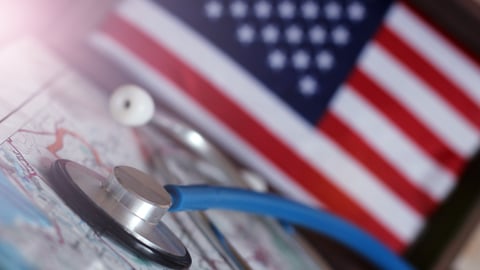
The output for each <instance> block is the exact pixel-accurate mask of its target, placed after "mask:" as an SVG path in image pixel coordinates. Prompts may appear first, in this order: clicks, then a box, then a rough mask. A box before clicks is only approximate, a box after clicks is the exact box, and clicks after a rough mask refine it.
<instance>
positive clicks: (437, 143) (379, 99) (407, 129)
mask: <svg viewBox="0 0 480 270" xmlns="http://www.w3.org/2000/svg"><path fill="white" fill-rule="evenodd" d="M348 84H349V85H350V86H352V89H353V90H354V91H355V92H356V93H359V94H360V95H361V96H363V97H364V98H365V99H367V100H368V101H369V102H370V103H371V104H373V105H374V106H375V108H376V109H378V110H380V111H381V112H382V113H383V114H382V115H384V116H385V117H387V118H388V119H389V120H390V121H391V122H392V123H394V124H395V125H396V126H398V127H399V128H400V129H401V130H402V132H403V133H404V134H406V135H407V136H408V137H409V138H410V139H412V140H413V141H414V142H415V143H416V145H417V146H418V147H419V149H422V150H423V151H424V152H425V153H426V154H427V155H428V156H429V157H431V158H432V159H434V160H436V161H437V162H438V163H439V164H442V165H443V166H444V167H446V168H447V169H449V170H450V171H451V172H453V173H454V174H458V173H459V172H460V170H461V169H462V168H463V166H464V165H465V160H464V159H463V158H462V157H461V156H460V155H459V154H457V153H456V152H454V151H453V150H452V149H450V147H449V146H447V145H446V144H445V143H444V142H443V141H442V140H441V139H440V138H438V136H437V135H435V134H434V133H433V132H432V131H431V130H430V129H428V128H427V127H425V126H424V125H423V124H422V123H421V122H420V121H419V120H418V119H417V118H415V116H414V115H413V114H412V113H411V112H410V111H409V110H407V109H406V108H405V107H404V106H402V105H401V104H400V103H399V102H398V101H396V100H395V99H394V98H393V97H391V96H390V95H389V94H388V93H387V92H386V91H384V90H383V89H382V88H381V87H380V86H379V85H378V84H377V83H376V82H375V81H373V80H372V79H371V78H370V77H369V76H368V75H366V74H365V73H364V72H363V71H362V70H360V69H355V70H354V71H353V72H352V74H351V75H350V77H349V79H348Z"/></svg>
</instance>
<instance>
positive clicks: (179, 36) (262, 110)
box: [120, 1, 423, 241]
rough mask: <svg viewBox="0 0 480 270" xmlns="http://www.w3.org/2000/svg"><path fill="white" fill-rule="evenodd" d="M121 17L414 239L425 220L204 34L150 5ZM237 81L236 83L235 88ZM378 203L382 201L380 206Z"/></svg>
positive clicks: (128, 8)
mask: <svg viewBox="0 0 480 270" xmlns="http://www.w3.org/2000/svg"><path fill="white" fill-rule="evenodd" d="M120 13H121V15H122V16H123V17H124V18H125V19H127V20H129V21H132V22H133V24H135V25H137V27H140V28H141V29H142V30H143V31H144V32H146V33H147V34H148V35H149V36H150V37H152V38H153V39H155V40H157V41H158V42H160V43H162V44H163V45H164V46H166V47H168V48H169V50H171V51H174V52H175V53H176V55H177V56H179V57H180V58H182V60H183V61H185V62H188V63H189V65H191V66H192V67H194V68H195V69H196V70H197V72H199V73H201V74H202V75H203V76H204V77H205V78H208V79H209V80H210V81H211V82H212V83H214V84H215V85H217V86H219V87H218V88H219V89H220V90H221V91H223V93H224V94H226V95H227V96H229V97H231V98H232V99H233V100H235V101H236V102H237V103H239V104H241V105H242V107H244V108H246V109H247V111H249V112H250V113H252V114H253V115H255V118H256V119H257V120H258V121H259V122H261V123H262V124H263V125H264V126H265V127H267V128H268V129H269V130H271V131H272V132H273V133H275V134H276V135H277V136H278V137H279V138H281V139H282V141H283V142H285V143H286V144H287V145H289V147H290V148H291V149H295V150H296V151H297V152H298V153H299V154H300V155H301V156H302V157H303V158H304V159H305V160H306V161H308V162H309V163H310V164H312V165H313V166H314V167H315V168H317V169H318V170H319V171H324V172H326V173H327V174H328V175H329V176H330V180H333V181H332V182H333V183H335V184H336V185H339V186H340V187H341V188H342V189H343V190H344V192H346V193H347V194H349V195H350V196H352V197H353V198H354V199H355V200H356V201H357V202H358V203H359V205H361V206H363V207H364V208H365V209H368V210H369V212H371V213H372V214H373V215H374V216H375V217H376V218H377V219H378V220H379V221H380V222H381V223H382V224H384V226H386V227H387V228H389V229H390V230H391V231H392V232H394V233H395V234H396V235H397V236H398V237H399V238H401V239H402V240H403V241H409V240H410V239H411V238H412V237H413V236H414V235H415V234H416V232H417V231H418V229H419V227H420V226H421V223H422V222H423V221H422V220H421V218H420V217H418V216H417V215H416V213H414V212H413V211H412V210H411V209H410V208H408V207H407V206H406V205H405V204H404V203H403V202H401V201H400V200H399V199H398V198H397V197H396V196H395V195H394V194H392V193H391V192H390V191H389V190H388V189H386V188H385V187H384V186H383V185H382V184H380V183H378V182H377V181H374V180H372V179H374V178H373V176H372V175H370V174H369V173H368V172H367V171H364V170H363V169H362V168H361V166H359V165H358V164H357V163H356V162H355V161H353V160H352V159H351V158H350V156H348V154H346V153H343V152H342V151H341V150H339V149H337V148H335V146H334V145H333V144H332V142H330V141H329V140H328V139H326V138H324V137H323V136H319V135H318V134H316V133H315V132H316V131H315V128H314V127H312V126H310V125H308V124H307V123H306V122H305V121H303V120H302V119H301V118H300V117H299V116H297V115H296V114H294V113H293V112H292V111H290V110H286V107H285V106H284V105H283V104H282V103H281V102H280V101H279V100H277V99H276V98H275V97H274V96H273V95H271V94H269V93H268V91H267V89H265V87H264V86H263V85H261V84H260V83H259V82H258V81H257V80H255V79H254V78H252V77H251V76H250V75H248V74H247V73H246V72H245V71H244V70H243V69H241V68H240V67H239V66H238V65H237V64H235V63H234V61H232V60H230V59H229V58H228V57H226V56H225V55H224V54H221V53H220V52H219V51H218V50H217V49H216V48H214V47H212V46H211V45H210V44H209V43H208V42H207V41H205V40H204V39H203V38H202V37H201V36H199V35H198V34H196V33H194V32H192V31H191V30H190V29H188V27H186V26H185V25H183V24H182V23H181V22H179V21H178V20H177V19H175V18H174V17H172V16H171V15H170V14H168V13H167V12H165V11H164V10H162V9H161V7H159V6H156V5H155V6H153V4H151V3H148V2H139V1H137V2H134V1H132V2H126V3H125V4H124V5H122V6H121V10H120ZM172 33H175V34H172ZM191 48H195V50H192V49H191ZM206 62H208V63H209V65H210V66H209V68H208V69H206V68H205V63H206ZM129 65H130V64H129ZM232 81H235V83H234V84H232V83H231V82H232ZM278 119H282V121H278ZM204 122H205V121H202V123H204ZM349 172H354V173H349ZM379 201H381V202H382V203H378V202H379ZM400 224H401V225H400Z"/></svg>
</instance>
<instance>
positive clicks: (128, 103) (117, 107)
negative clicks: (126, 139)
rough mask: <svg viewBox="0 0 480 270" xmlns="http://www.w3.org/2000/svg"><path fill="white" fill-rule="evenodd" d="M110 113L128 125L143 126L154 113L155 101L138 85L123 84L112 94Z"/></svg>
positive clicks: (118, 120) (121, 122)
mask: <svg viewBox="0 0 480 270" xmlns="http://www.w3.org/2000/svg"><path fill="white" fill-rule="evenodd" d="M109 107H110V114H111V115H112V117H113V118H114V119H115V121H117V122H118V123H120V124H122V125H126V126H142V125H145V124H146V123H148V122H149V121H150V120H151V119H152V118H153V115H154V112H155V103H154V102H153V98H152V97H151V96H150V94H149V93H148V92H147V91H146V90H144V89H143V88H141V87H139V86H136V85H130V84H129V85H122V86H120V87H118V88H117V89H116V90H115V91H114V92H113V94H112V95H111V96H110V102H109Z"/></svg>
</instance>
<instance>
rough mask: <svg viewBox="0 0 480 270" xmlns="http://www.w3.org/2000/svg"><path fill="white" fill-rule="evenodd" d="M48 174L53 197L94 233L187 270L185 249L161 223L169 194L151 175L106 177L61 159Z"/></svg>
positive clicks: (121, 171)
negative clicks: (68, 208)
mask: <svg viewBox="0 0 480 270" xmlns="http://www.w3.org/2000/svg"><path fill="white" fill-rule="evenodd" d="M50 176H51V177H50V178H49V180H50V181H49V182H50V184H51V186H52V188H53V189H54V190H55V192H56V193H57V195H59V196H60V198H61V199H62V200H63V201H64V202H65V203H66V204H67V205H68V206H69V207H70V208H71V209H72V210H73V211H74V212H75V213H76V214H77V215H79V216H80V217H81V218H82V219H83V220H84V221H85V222H87V223H88V224H89V225H90V226H91V227H92V228H93V229H94V230H95V231H96V232H97V233H99V234H101V235H106V236H108V237H109V238H112V239H113V240H115V241H116V242H118V243H120V244H122V246H124V247H126V248H127V249H129V250H130V251H132V252H133V253H135V254H137V255H139V256H141V257H144V258H147V259H149V260H153V261H155V262H157V263H159V264H162V265H164V266H167V267H171V268H187V267H189V266H190V264H191V257H190V254H189V253H188V251H187V249H186V247H185V246H184V245H183V243H182V242H181V241H180V239H178V238H177V236H176V235H175V234H174V233H173V232H172V231H170V229H169V228H168V227H167V226H166V225H165V224H164V223H163V222H161V221H160V218H161V217H162V216H163V214H165V213H166V212H167V211H168V209H169V207H170V205H171V198H170V194H168V192H166V191H165V189H164V188H163V186H162V185H160V184H159V183H157V182H156V181H155V180H154V179H153V178H152V177H151V176H150V175H148V174H145V173H143V172H141V171H139V170H137V169H135V168H132V167H127V166H118V167H115V168H114V169H113V172H112V174H111V175H110V177H109V178H105V177H103V176H101V175H99V174H98V173H96V172H94V171H93V170H90V169H88V168H87V167H85V166H83V165H81V164H78V163H76V162H73V161H70V160H65V159H60V160H57V161H55V162H54V163H53V164H52V167H51V170H50Z"/></svg>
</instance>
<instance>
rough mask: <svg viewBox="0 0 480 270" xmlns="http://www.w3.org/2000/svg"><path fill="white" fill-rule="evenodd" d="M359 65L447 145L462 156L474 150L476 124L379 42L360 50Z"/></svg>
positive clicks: (476, 141) (475, 144)
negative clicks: (465, 117) (464, 116)
mask: <svg viewBox="0 0 480 270" xmlns="http://www.w3.org/2000/svg"><path fill="white" fill-rule="evenodd" d="M360 66H361V68H362V69H363V70H364V71H365V72H366V73H367V74H368V75H369V76H370V78H373V79H374V80H376V81H377V82H378V83H379V84H380V85H381V86H382V89H383V90H385V91H386V92H388V93H389V94H390V95H392V96H393V97H395V98H396V99H397V100H399V101H400V102H401V103H402V104H404V106H405V107H406V108H408V109H409V110H410V111H412V112H413V113H414V114H415V115H416V116H417V117H418V118H419V119H420V120H421V121H422V122H423V123H424V124H425V126H427V127H429V128H430V129H431V130H432V131H434V132H435V133H436V134H437V135H438V136H440V137H441V138H442V139H443V140H444V141H445V142H446V143H447V144H448V145H449V146H450V147H452V148H453V149H455V150H456V151H458V152H459V153H461V154H462V155H463V156H470V155H471V154H472V152H473V151H474V150H476V146H477V145H478V140H479V139H478V135H477V133H476V131H475V128H474V127H472V126H471V125H470V124H469V123H468V122H467V121H465V119H464V118H463V117H462V116H461V115H459V114H458V113H457V112H456V111H455V110H453V109H452V108H451V107H450V105H449V104H447V103H446V102H445V101H444V100H443V99H442V98H440V97H439V96H438V95H437V94H436V93H435V91H433V90H432V89H430V87H429V86H428V85H426V84H425V83H423V82H422V81H421V80H419V79H418V78H417V77H416V75H415V73H412V72H411V71H410V70H408V69H407V68H406V67H405V66H404V65H403V64H402V63H400V62H398V61H397V60H395V59H394V58H393V57H391V56H390V55H389V53H388V52H386V51H385V50H384V49H382V48H381V47H380V46H378V45H376V44H375V43H372V44H370V45H369V46H368V47H367V48H366V49H365V50H364V52H363V55H362V57H361V59H360Z"/></svg>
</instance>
